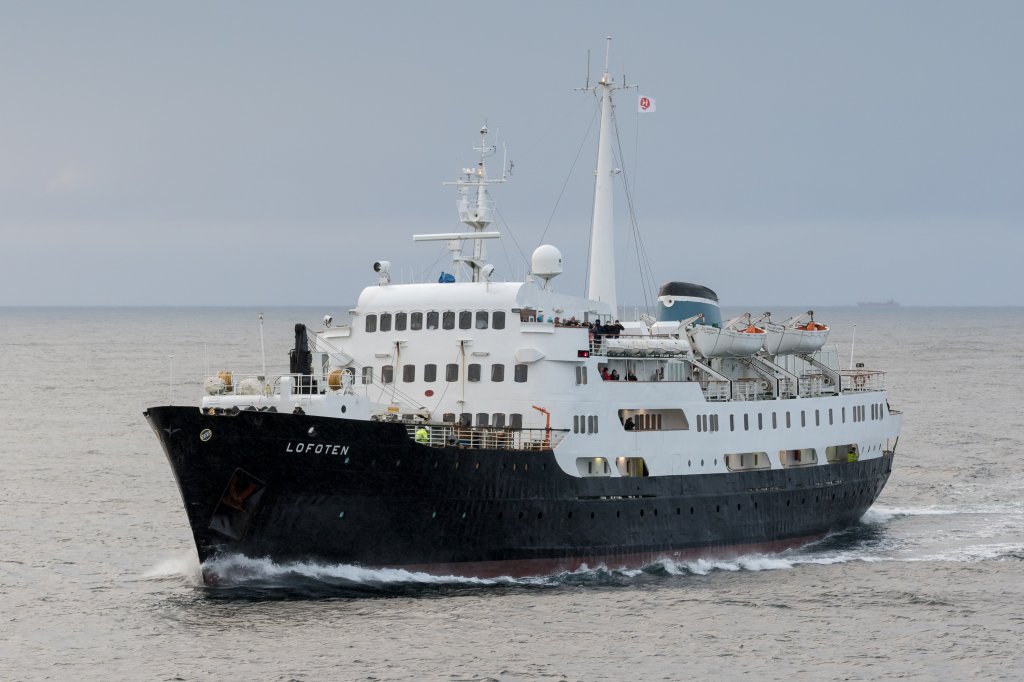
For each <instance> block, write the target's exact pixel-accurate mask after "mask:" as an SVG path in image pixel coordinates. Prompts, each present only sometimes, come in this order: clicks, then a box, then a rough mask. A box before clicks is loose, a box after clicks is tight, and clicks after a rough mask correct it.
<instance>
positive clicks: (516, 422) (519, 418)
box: [508, 412, 523, 429]
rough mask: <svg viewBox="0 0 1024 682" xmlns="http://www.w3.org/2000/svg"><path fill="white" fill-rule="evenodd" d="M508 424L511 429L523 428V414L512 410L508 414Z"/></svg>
mask: <svg viewBox="0 0 1024 682" xmlns="http://www.w3.org/2000/svg"><path fill="white" fill-rule="evenodd" d="M508 425H509V426H510V427H512V428H513V429H521V428H523V415H521V414H519V413H518V412H513V413H512V414H510V415H509V416H508Z"/></svg>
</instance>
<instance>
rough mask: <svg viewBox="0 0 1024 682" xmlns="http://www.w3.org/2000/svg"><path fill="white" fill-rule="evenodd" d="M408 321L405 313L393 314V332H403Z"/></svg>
mask: <svg viewBox="0 0 1024 682" xmlns="http://www.w3.org/2000/svg"><path fill="white" fill-rule="evenodd" d="M408 320H409V316H408V315H406V314H405V313H395V331H396V332H404V331H405V325H406V323H407V322H408Z"/></svg>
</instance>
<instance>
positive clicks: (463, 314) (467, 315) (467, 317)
mask: <svg viewBox="0 0 1024 682" xmlns="http://www.w3.org/2000/svg"><path fill="white" fill-rule="evenodd" d="M472 328H473V311H472V310H460V311H459V329H472Z"/></svg>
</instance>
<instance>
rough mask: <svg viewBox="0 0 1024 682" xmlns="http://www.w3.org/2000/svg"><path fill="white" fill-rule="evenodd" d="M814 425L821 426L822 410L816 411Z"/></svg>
mask: <svg viewBox="0 0 1024 682" xmlns="http://www.w3.org/2000/svg"><path fill="white" fill-rule="evenodd" d="M814 425H815V426H821V410H815V411H814Z"/></svg>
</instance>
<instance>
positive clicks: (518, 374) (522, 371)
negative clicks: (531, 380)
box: [515, 364, 529, 384]
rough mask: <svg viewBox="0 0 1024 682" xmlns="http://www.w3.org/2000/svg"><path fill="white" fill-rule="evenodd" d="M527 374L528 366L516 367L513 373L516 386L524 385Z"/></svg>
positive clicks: (520, 365)
mask: <svg viewBox="0 0 1024 682" xmlns="http://www.w3.org/2000/svg"><path fill="white" fill-rule="evenodd" d="M528 373H529V366H527V365H523V364H519V365H516V371H515V380H516V383H517V384H525V383H526V377H527V374H528Z"/></svg>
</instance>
